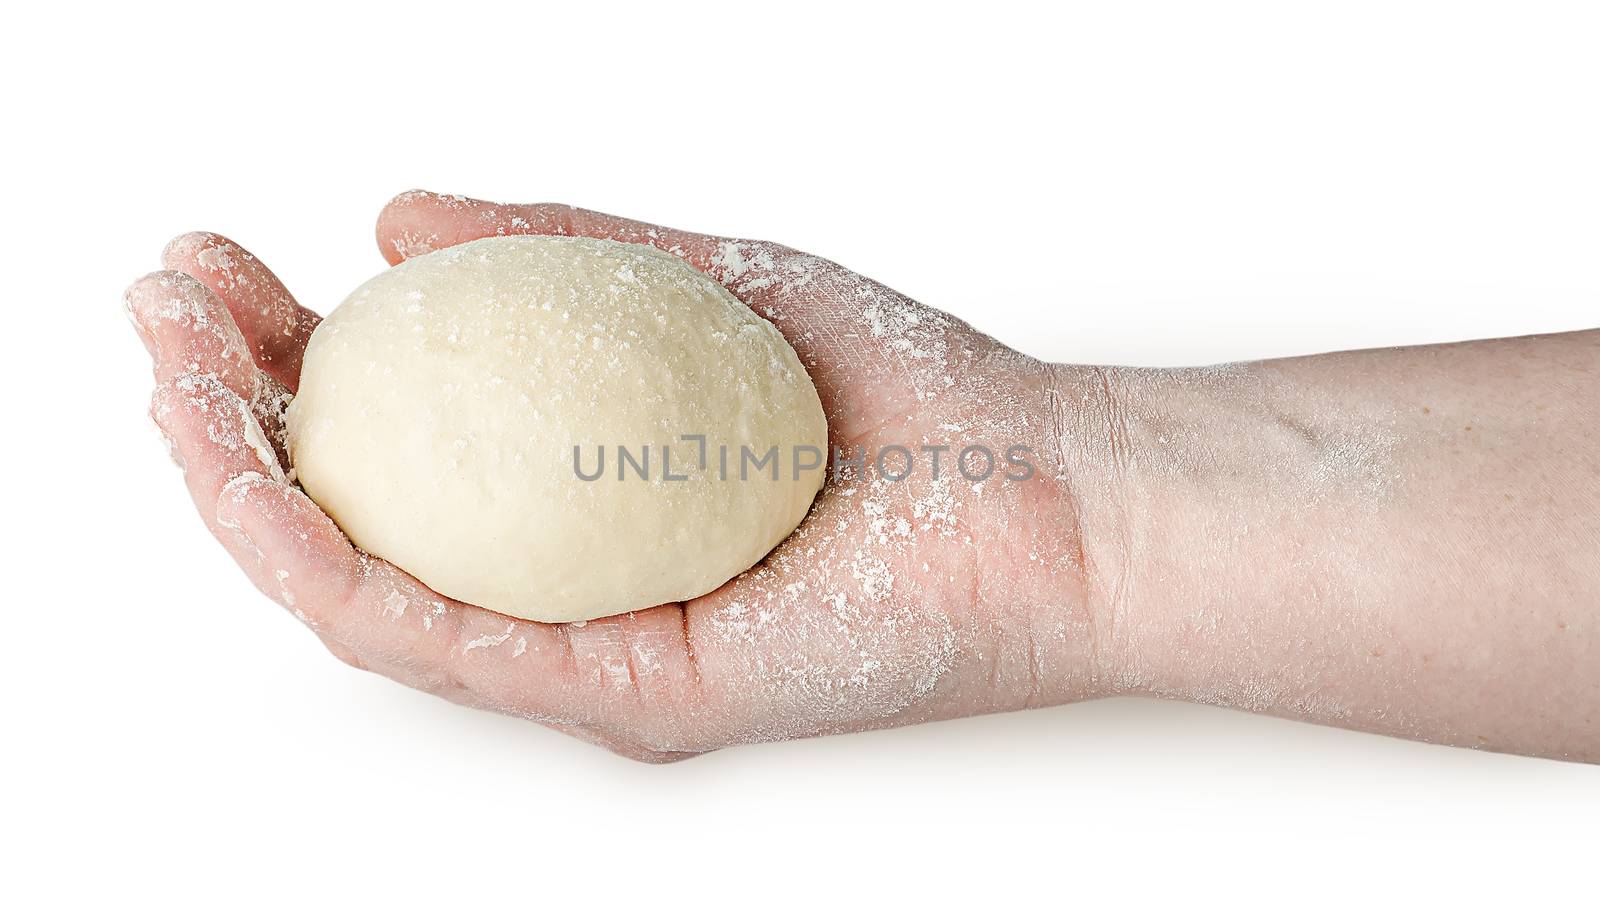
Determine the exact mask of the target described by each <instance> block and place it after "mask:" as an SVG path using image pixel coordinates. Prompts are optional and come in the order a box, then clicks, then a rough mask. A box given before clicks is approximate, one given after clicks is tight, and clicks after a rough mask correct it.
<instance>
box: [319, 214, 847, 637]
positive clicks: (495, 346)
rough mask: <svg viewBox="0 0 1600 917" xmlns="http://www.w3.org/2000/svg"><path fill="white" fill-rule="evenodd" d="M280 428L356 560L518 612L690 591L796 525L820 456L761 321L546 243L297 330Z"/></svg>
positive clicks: (599, 249) (657, 276)
mask: <svg viewBox="0 0 1600 917" xmlns="http://www.w3.org/2000/svg"><path fill="white" fill-rule="evenodd" d="M288 434H289V454H290V457H291V459H292V460H293V464H294V468H295V473H296V474H297V476H298V478H299V481H300V484H301V485H302V486H303V487H304V488H305V490H306V493H308V494H310V495H311V497H312V499H314V500H316V501H317V503H318V504H319V505H320V506H321V507H322V508H323V509H324V510H326V511H327V512H328V514H329V515H330V516H332V517H333V519H334V521H336V522H338V523H339V526H340V527H341V528H342V529H344V531H345V534H347V535H348V536H350V539H351V540H352V541H354V542H355V544H356V545H357V546H359V547H360V548H362V549H363V550H365V551H368V552H370V553H372V554H376V555H378V556H379V557H382V558H384V559H386V560H388V561H390V562H392V563H394V564H396V565H398V566H400V567H401V568H403V569H405V570H406V571H407V572H409V573H411V574H412V575H413V576H415V577H417V578H418V579H420V580H422V581H423V582H424V583H426V584H428V585H429V586H430V587H432V588H433V589H434V590H436V591H438V592H440V593H443V594H444V595H448V596H450V597H452V598H456V599H460V600H462V601H465V602H471V603H473V604H476V605H481V606H483V607H485V608H489V609H493V610H494V611H498V612H503V613H505V614H508V615H514V616H516V617H519V618H527V619H530V620H535V621H577V620H586V619H589V618H597V617H602V616H604V615H609V614H615V613H618V612H624V611H630V610H635V609H640V608H648V607H651V606H654V605H659V604H662V603H664V602H673V601H680V600H683V599H689V598H694V597H695V596H699V595H703V594H705V593H707V592H710V591H711V590H713V589H715V588H716V587H718V586H720V585H721V584H723V583H724V582H726V581H728V580H729V579H731V578H732V577H734V576H735V575H737V574H739V573H740V572H742V571H743V570H745V569H747V568H748V567H750V566H751V565H752V564H754V563H755V562H756V561H758V560H760V559H761V558H762V557H763V556H764V555H765V554H766V553H767V552H768V551H770V550H771V549H772V548H773V547H774V546H775V545H777V544H778V542H780V541H782V540H783V539H784V537H785V536H787V535H788V534H789V532H791V531H793V529H794V527H795V526H796V525H798V524H799V523H800V520H801V519H802V518H804V516H805V514H806V511H807V509H808V508H809V507H810V505H811V501H812V498H813V497H815V496H816V493H817V491H818V489H819V488H820V487H821V486H822V480H823V474H824V471H825V467H826V461H825V458H826V450H827V425H826V421H825V420H824V418H823V413H822V405H821V402H819V401H818V399H817V392H816V389H815V388H813V387H812V384H811V379H810V377H809V376H807V375H806V371H805V367H803V366H802V365H801V364H800V360H799V358H797V357H796V356H795V353H794V350H793V349H792V348H791V347H790V346H789V344H788V342H787V341H785V340H784V339H783V336H782V335H780V334H779V333H778V331H777V329H776V328H774V327H773V326H772V324H771V323H770V322H768V321H766V320H765V319H763V318H761V317H760V316H758V315H756V314H755V313H753V312H751V311H750V310H749V309H748V308H746V307H745V306H744V304H742V303H740V302H739V301H738V300H737V299H734V298H733V296H732V295H730V294H729V293H728V291H727V290H725V289H724V288H723V287H722V286H721V285H720V284H718V283H716V282H715V281H713V280H712V279H711V278H709V277H707V276H705V275H704V274H701V273H700V272H699V271H696V270H695V269H694V268H692V267H690V266H689V265H687V264H686V263H684V262H683V261H682V260H680V259H678V258H675V257H673V256H672V255H669V254H666V253H664V252H661V251H658V250H656V249H654V248H650V247H649V246H644V245H624V244H621V243H616V242H607V241H600V240H594V239H577V238H562V237H550V236H512V237H503V238H493V239H483V240H479V241H476V242H469V243H466V244H464V245H457V246H455V247H453V248H447V249H444V250H442V251H438V252H433V253H431V254H427V255H423V256H421V257H418V258H413V259H411V260H409V261H406V262H405V263H403V264H401V265H399V266H398V267H395V268H392V269H390V270H388V271H386V272H384V273H382V274H379V275H378V276H377V277H374V278H373V279H371V280H369V281H367V282H366V283H365V284H363V285H362V286H361V287H360V288H359V289H357V290H356V291H355V292H354V293H352V294H350V297H349V298H348V299H346V300H345V301H344V303H343V304H341V305H340V306H339V308H338V309H337V310H335V311H334V313H333V314H332V315H330V316H329V317H328V318H327V320H326V321H324V322H323V323H322V324H321V325H320V326H318V328H317V330H316V332H315V333H314V334H312V336H311V342H310V344H309V346H308V347H307V348H306V355H305V366H304V369H303V370H302V372H301V376H300V391H299V393H298V395H297V396H296V397H295V399H294V402H293V403H292V404H291V405H290V406H289V414H288ZM695 437H703V438H704V440H703V450H702V443H701V441H700V440H697V439H695ZM619 447H620V448H621V449H622V450H626V453H627V459H631V461H628V460H626V459H624V457H623V456H622V455H621V454H620V453H619ZM724 450H725V451H724ZM575 451H576V456H575ZM724 456H726V458H725V459H724ZM762 459H767V460H768V461H766V462H762V461H761V460H762ZM702 460H703V464H702ZM641 467H642V468H643V469H645V471H644V472H643V473H641V470H640V469H641ZM597 468H599V469H602V472H601V474H600V475H599V477H598V478H597V479H595V480H592V481H591V480H585V479H584V476H591V475H594V473H595V472H596V470H597ZM669 475H670V479H669ZM619 478H620V479H619ZM641 478H643V479H641ZM679 478H682V479H681V480H679Z"/></svg>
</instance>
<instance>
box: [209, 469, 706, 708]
mask: <svg viewBox="0 0 1600 917" xmlns="http://www.w3.org/2000/svg"><path fill="white" fill-rule="evenodd" d="M216 520H217V525H218V527H219V528H220V529H221V530H222V531H223V532H225V533H227V534H228V535H229V536H230V537H233V538H235V539H236V540H237V541H239V542H240V543H241V544H242V545H244V546H245V550H244V552H243V560H242V561H241V566H243V567H244V568H245V570H246V572H248V573H250V575H251V578H252V580H254V581H255V583H256V585H257V587H258V588H260V589H261V591H262V592H263V593H265V594H266V595H267V596H268V597H270V598H272V599H274V600H275V601H277V602H278V603H279V604H280V605H283V606H284V607H286V608H288V609H289V610H290V611H292V612H293V613H294V614H295V615H296V616H297V617H299V618H300V619H301V620H302V621H304V622H305V623H306V624H307V625H308V626H310V627H311V628H312V629H313V630H315V631H316V632H317V634H318V636H319V637H321V638H322V639H323V640H324V642H327V643H331V644H334V645H337V646H338V647H340V648H341V651H342V652H343V653H344V654H347V655H348V656H349V657H352V658H356V659H359V660H360V661H361V664H362V665H363V666H365V667H369V668H372V669H373V670H374V671H378V672H380V673H382V674H384V675H387V676H388V677H390V678H393V679H395V680H397V681H400V682H402V683H405V684H409V685H411V686H413V687H417V688H421V689H423V690H426V691H430V692H432V693H435V694H439V695H441V696H443V697H445V698H447V699H450V700H454V701H457V702H462V703H469V704H472V705H474V706H479V707H487V708H490V709H494V710H499V711H502V712H507V713H512V714H515V715H518V716H523V717H526V718H530V719H534V720H539V721H541V722H545V723H549V724H552V725H561V726H570V727H587V726H589V725H591V724H594V723H597V722H601V721H605V720H613V719H616V718H617V717H618V716H619V714H620V713H621V712H622V711H620V710H619V709H618V708H620V707H627V706H629V705H631V704H634V703H636V701H637V697H636V695H635V693H634V692H633V691H632V689H631V682H630V683H629V684H630V689H629V690H628V691H623V690H620V689H619V680H621V681H626V677H625V676H622V675H620V674H619V673H621V672H623V671H626V670H627V669H628V663H627V661H626V660H625V659H622V658H620V657H619V656H618V655H617V653H618V651H617V650H616V646H623V647H634V646H635V644H632V643H629V642H627V641H625V640H622V639H620V638H613V639H607V638H608V637H613V635H614V634H615V633H616V630H615V629H616V628H618V627H620V626H621V625H617V624H613V625H611V626H610V627H609V628H608V627H606V626H594V627H595V630H594V632H595V634H596V635H598V639H596V638H584V637H582V636H580V638H579V640H577V641H572V640H571V639H570V636H569V634H570V633H575V632H581V631H582V630H585V628H574V629H571V630H570V631H569V630H568V629H566V628H564V627H561V626H553V625H546V624H538V623H535V622H530V621H521V620H516V619H512V618H507V617H505V616H503V615H498V614H495V613H494V612H491V611H487V610H485V609H482V608H478V607H476V606H473V605H467V604H464V603H461V602H455V601H452V600H450V599H447V598H444V597H443V596H440V595H438V594H437V593H435V592H433V591H432V590H430V589H428V588H427V587H426V586H424V585H423V584H421V583H420V582H418V581H417V580H416V579H415V578H413V577H411V576H409V575H408V574H406V573H405V572H404V571H402V570H399V569H398V568H396V567H394V566H393V565H391V564H388V563H385V562H384V561H381V560H378V559H376V558H373V557H371V556H369V555H366V554H362V553H361V552H359V551H357V550H356V549H355V548H354V547H353V546H352V545H351V544H350V542H349V541H348V540H347V539H346V538H345V536H344V534H343V533H342V532H341V531H340V530H339V528H338V526H337V525H335V524H334V522H333V520H331V519H329V518H328V516H327V515H326V514H324V513H323V512H322V510H321V509H319V508H318V507H317V505H316V504H315V503H313V502H312V501H311V499H310V498H309V497H307V496H306V495H305V494H304V493H303V492H302V491H300V490H298V489H297V488H294V487H292V486H289V485H287V484H285V483H283V482H282V481H275V480H272V479H271V478H268V477H265V476H262V475H259V474H242V475H239V476H236V477H234V478H233V479H232V480H230V481H228V482H227V483H226V484H225V485H224V486H223V488H222V490H221V492H220V493H219V495H218V497H217V500H216ZM595 625H599V622H595ZM680 631H681V628H680ZM613 643H614V644H615V645H613V646H609V647H606V648H597V644H613ZM646 655H648V653H647V652H646ZM597 660H598V661H597ZM611 699H615V701H614V702H613V703H608V702H607V701H608V700H611Z"/></svg>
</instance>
